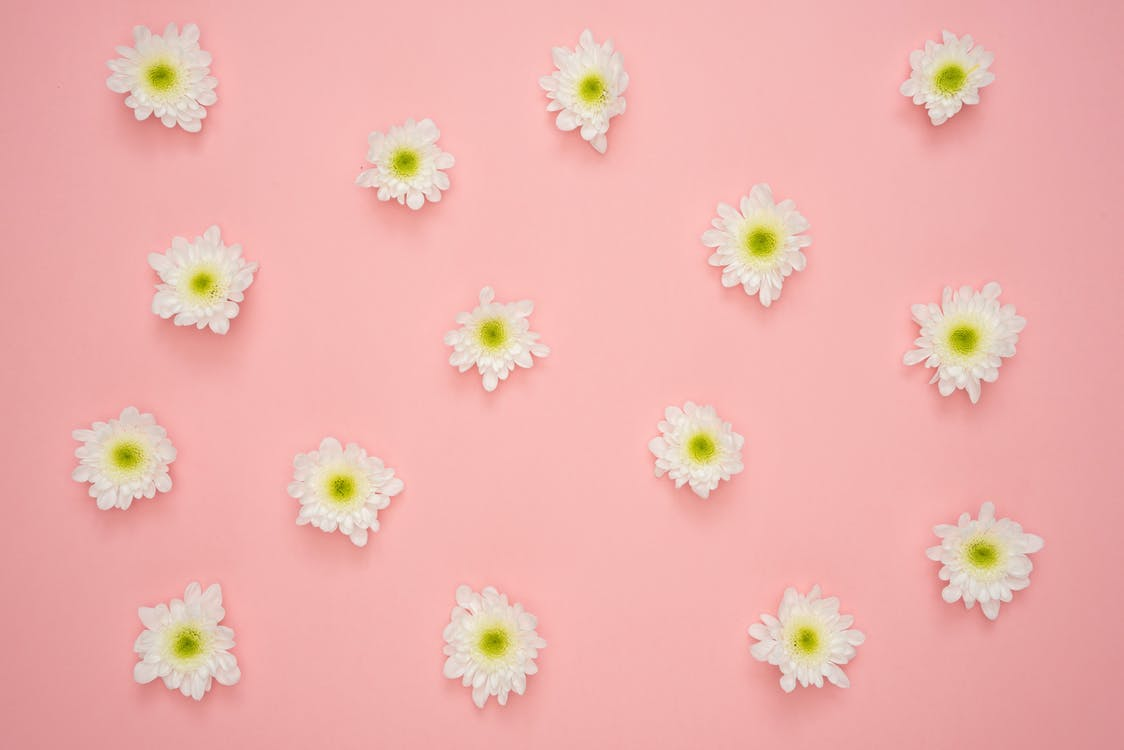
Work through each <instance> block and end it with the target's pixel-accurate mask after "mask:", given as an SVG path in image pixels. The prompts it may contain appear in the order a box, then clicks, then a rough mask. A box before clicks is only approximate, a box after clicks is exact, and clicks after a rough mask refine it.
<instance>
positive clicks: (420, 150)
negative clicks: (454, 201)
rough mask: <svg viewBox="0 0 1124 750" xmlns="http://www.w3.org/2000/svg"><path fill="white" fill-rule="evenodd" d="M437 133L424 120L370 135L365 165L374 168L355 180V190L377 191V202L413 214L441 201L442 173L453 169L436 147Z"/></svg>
mask: <svg viewBox="0 0 1124 750" xmlns="http://www.w3.org/2000/svg"><path fill="white" fill-rule="evenodd" d="M440 137H441V132H440V131H439V130H438V129H437V126H436V125H434V124H433V120H430V119H429V118H426V119H424V120H422V121H421V122H417V123H415V122H414V121H413V120H406V123H405V124H404V125H395V126H394V127H392V128H391V129H390V132H388V133H386V134H385V135H384V134H383V133H377V132H376V133H371V135H370V136H368V137H367V143H368V144H369V145H370V148H369V149H368V150H367V161H369V162H371V163H372V164H374V165H375V166H374V168H372V169H367V170H365V171H363V172H361V173H360V174H359V176H358V177H356V178H355V184H356V185H358V186H359V187H368V188H378V196H379V200H380V201H388V200H390V199H391V198H393V199H394V200H396V201H398V202H399V203H404V204H406V205H407V206H409V207H410V208H412V209H414V210H417V209H419V208H421V207H422V206H424V205H425V202H426V201H427V200H428V201H429V202H430V203H436V202H437V201H439V200H441V191H442V190H448V189H449V176H448V175H447V174H445V173H444V172H442V171H441V170H443V169H448V168H449V167H451V166H453V164H454V163H455V160H454V159H453V155H452V154H450V153H448V152H446V151H442V150H441V149H440V148H439V147H438V146H437V139H438V138H440Z"/></svg>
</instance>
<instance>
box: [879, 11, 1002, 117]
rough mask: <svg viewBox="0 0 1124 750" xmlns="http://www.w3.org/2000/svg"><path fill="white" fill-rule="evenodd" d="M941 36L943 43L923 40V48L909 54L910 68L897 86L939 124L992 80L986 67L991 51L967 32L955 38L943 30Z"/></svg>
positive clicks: (973, 99) (977, 97) (991, 58)
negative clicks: (904, 79)
mask: <svg viewBox="0 0 1124 750" xmlns="http://www.w3.org/2000/svg"><path fill="white" fill-rule="evenodd" d="M943 37H944V41H943V43H941V44H937V43H936V42H934V41H927V42H925V49H923V50H920V49H918V50H914V51H913V52H911V53H910V54H909V64H910V66H912V68H913V72H912V73H911V74H910V76H909V79H908V80H907V81H906V82H905V83H903V84H902V86H901V92H902V94H904V95H905V96H911V97H913V103H914V104H924V105H925V109H926V110H928V112H929V119H930V120H931V121H932V123H933V124H934V125H941V124H943V123H944V122H945V121H946V120H948V119H949V118H950V117H952V116H953V115H954V114H956V113H957V112H959V111H960V108H961V107H963V106H964V105H965V104H979V103H980V89H982V88H983V87H984V86H986V85H988V84H989V83H991V82H992V81H994V80H995V74H994V73H992V72H991V71H989V70H988V66H989V65H991V63H992V62H993V61H994V60H995V55H993V54H991V53H990V52H988V51H987V50H985V49H984V48H983V47H974V46H973V45H974V42H973V41H972V37H971V36H968V35H967V34H965V35H964V37H963V38H962V39H957V38H956V35H955V34H952V33H950V32H948V31H946V32H944V34H943Z"/></svg>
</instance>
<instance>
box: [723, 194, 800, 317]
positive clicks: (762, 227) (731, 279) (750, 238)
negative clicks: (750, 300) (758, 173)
mask: <svg viewBox="0 0 1124 750" xmlns="http://www.w3.org/2000/svg"><path fill="white" fill-rule="evenodd" d="M740 208H741V210H740V211H739V210H738V209H736V208H734V207H733V206H728V205H726V204H725V203H719V204H718V216H716V217H715V218H714V220H713V221H712V222H711V223H712V224H713V225H714V229H708V230H707V231H705V232H703V236H702V241H703V244H704V245H706V246H707V247H713V248H715V251H714V255H711V256H710V259H709V261H708V262H709V263H710V265H712V266H720V267H721V268H722V286H725V287H731V286H737V285H738V284H741V285H742V287H743V288H744V289H745V293H746V294H748V295H749V296H751V297H752V296H754V295H757V297H758V299H760V300H761V304H762V305H764V306H765V307H768V306H769V305H771V304H772V302H773V300H775V299H777V298H778V297H780V296H781V286H782V285H783V284H784V279H785V277H786V276H788V275H789V274H791V273H792V272H793V271H803V270H804V265H805V262H806V259H805V257H804V253H802V252H800V248H802V247H808V246H809V245H811V244H812V238H811V237H808V236H806V235H803V234H801V232H804V231H805V230H807V229H808V220H807V219H805V218H804V217H803V216H801V215H800V212H799V211H797V210H796V204H795V203H793V202H792V201H791V200H783V201H781V202H780V203H775V202H774V201H773V190H772V188H770V187H769V186H768V185H767V184H765V183H760V184H757V185H754V186H753V187H752V188H751V189H750V191H749V195H747V196H743V197H742V199H741V206H740Z"/></svg>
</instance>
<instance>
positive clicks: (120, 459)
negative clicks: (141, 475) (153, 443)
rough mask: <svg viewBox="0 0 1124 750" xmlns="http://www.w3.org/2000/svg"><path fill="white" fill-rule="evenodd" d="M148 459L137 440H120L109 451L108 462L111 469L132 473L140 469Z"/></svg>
mask: <svg viewBox="0 0 1124 750" xmlns="http://www.w3.org/2000/svg"><path fill="white" fill-rule="evenodd" d="M147 459H148V453H147V451H145V449H144V446H143V445H141V443H140V442H139V441H137V440H122V441H120V442H119V443H116V444H114V445H113V447H112V448H110V449H109V461H110V463H111V464H112V465H113V468H115V469H118V470H119V471H123V472H132V471H135V470H136V469H138V468H140V467H141V465H143V464H144V463H145V461H146V460H147Z"/></svg>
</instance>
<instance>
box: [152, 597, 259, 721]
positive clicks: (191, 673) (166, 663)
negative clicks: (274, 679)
mask: <svg viewBox="0 0 1124 750" xmlns="http://www.w3.org/2000/svg"><path fill="white" fill-rule="evenodd" d="M137 614H138V615H139V616H140V621H141V622H142V623H144V627H145V630H144V632H142V633H141V634H140V635H139V636H137V641H136V643H134V644H133V650H134V651H136V652H137V656H139V657H140V661H139V662H137V664H136V666H135V667H133V679H135V680H136V681H137V682H139V683H140V684H142V685H146V684H148V683H150V682H152V681H153V680H155V679H156V678H157V677H160V678H161V679H163V680H164V685H165V686H167V688H168V689H169V690H177V689H178V690H179V691H180V692H181V693H183V694H184V695H189V696H191V697H192V698H194V699H195V700H197V701H198V700H202V699H203V695H204V694H205V693H207V692H209V691H210V689H211V680H212V679H215V680H218V681H219V684H220V685H234V684H236V683H237V682H238V680H239V679H241V677H242V671H241V670H240V669H238V661H237V660H236V659H235V658H234V654H232V653H230V649H232V648H234V631H233V630H231V629H230V628H228V627H226V626H225V625H219V623H220V622H222V618H223V617H224V616H226V610H224V609H223V608H222V589H221V588H220V587H219V585H218V584H217V583H213V584H211V585H210V586H208V587H207V590H206V591H203V588H202V587H201V586H200V585H199V584H198V583H190V584H188V586H187V590H186V591H185V592H184V594H183V599H173V600H172V601H171V602H169V603H168V604H164V603H163V602H161V603H160V604H157V605H156V606H155V607H140V608H139V609H138V610H137Z"/></svg>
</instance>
